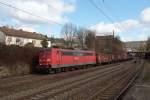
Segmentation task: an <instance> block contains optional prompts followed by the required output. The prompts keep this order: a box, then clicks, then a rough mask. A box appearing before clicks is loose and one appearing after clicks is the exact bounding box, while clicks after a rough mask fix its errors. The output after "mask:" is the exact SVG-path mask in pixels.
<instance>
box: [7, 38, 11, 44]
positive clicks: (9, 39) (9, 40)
mask: <svg viewBox="0 0 150 100" xmlns="http://www.w3.org/2000/svg"><path fill="white" fill-rule="evenodd" d="M11 41H12V38H11V37H8V38H7V43H8V44H9V45H10V42H11Z"/></svg>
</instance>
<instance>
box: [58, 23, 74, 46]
mask: <svg viewBox="0 0 150 100" xmlns="http://www.w3.org/2000/svg"><path fill="white" fill-rule="evenodd" d="M76 32H77V27H76V26H75V25H74V24H72V23H66V24H65V25H64V26H63V28H62V30H61V33H62V35H63V38H64V39H65V41H64V42H65V43H64V44H65V47H66V48H73V44H74V42H75V41H74V40H75V34H76Z"/></svg>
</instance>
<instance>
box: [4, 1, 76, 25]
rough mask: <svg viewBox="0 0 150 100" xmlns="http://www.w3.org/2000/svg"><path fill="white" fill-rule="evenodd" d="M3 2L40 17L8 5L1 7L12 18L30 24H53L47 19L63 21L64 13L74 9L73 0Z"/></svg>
mask: <svg viewBox="0 0 150 100" xmlns="http://www.w3.org/2000/svg"><path fill="white" fill-rule="evenodd" d="M71 1H72V0H70V2H71ZM5 3H8V4H11V5H13V6H14V7H16V8H19V9H22V10H24V11H27V12H29V13H31V14H34V15H36V16H40V17H41V18H39V17H35V16H32V15H30V14H27V13H24V12H22V11H19V10H15V9H8V7H1V10H5V11H6V12H7V13H5V14H7V15H8V16H10V17H12V18H13V19H16V20H19V21H21V22H24V23H30V24H31V23H32V24H39V23H52V24H53V22H51V21H48V20H52V21H54V22H57V23H64V22H65V21H67V17H66V16H64V14H65V13H71V12H73V11H74V10H75V2H71V3H66V2H65V1H64V0H5ZM5 8H7V9H5ZM44 19H45V20H44Z"/></svg>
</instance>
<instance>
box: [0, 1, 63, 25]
mask: <svg viewBox="0 0 150 100" xmlns="http://www.w3.org/2000/svg"><path fill="white" fill-rule="evenodd" d="M0 4H1V5H5V6H7V7H10V8H13V9H16V10H18V11H21V12H23V13H26V14H28V15H31V16H34V17H37V18H40V19H42V20H45V21H48V23H50V24H52V23H55V24H57V25H60V26H63V24H61V23H58V22H56V21H53V20H50V19H48V18H45V17H42V16H39V15H36V14H33V13H31V12H28V11H26V10H23V9H20V8H17V7H15V6H13V5H11V4H8V3H4V2H1V1H0Z"/></svg>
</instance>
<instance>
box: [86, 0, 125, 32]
mask: <svg viewBox="0 0 150 100" xmlns="http://www.w3.org/2000/svg"><path fill="white" fill-rule="evenodd" d="M88 1H89V2H90V3H91V4H92V5H93V6H94V7H95V8H96V9H97V10H98V11H99V12H100V13H101V14H103V16H104V17H106V18H107V20H108V21H110V22H111V23H112V24H113V25H114V26H117V27H118V28H119V29H120V30H124V28H123V27H121V26H120V25H117V24H116V25H115V24H114V23H115V22H114V21H113V20H112V19H111V17H109V16H108V15H107V14H106V13H105V12H104V11H103V10H102V9H101V8H100V7H99V6H97V5H96V4H95V2H94V1H93V0H88ZM124 31H125V30H124Z"/></svg>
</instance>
